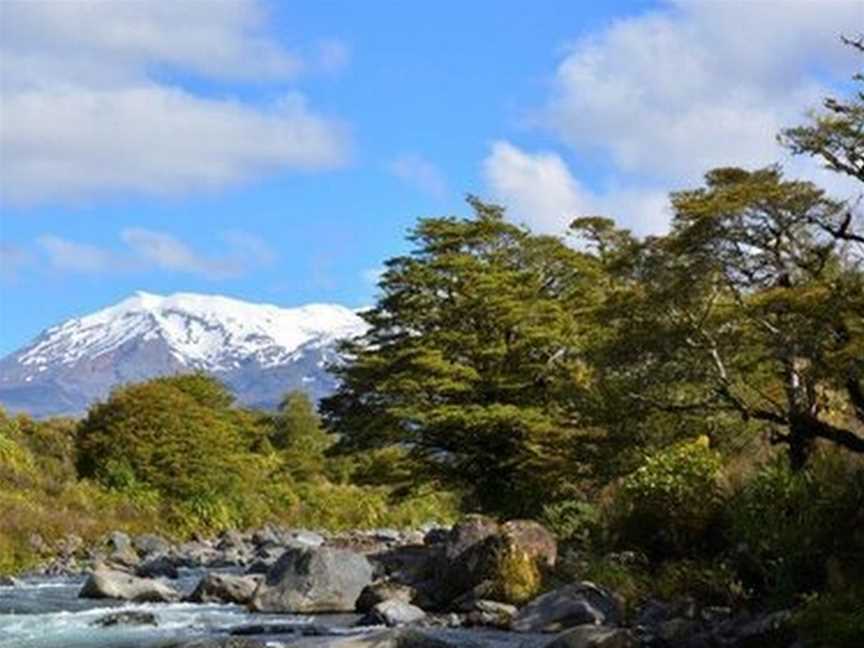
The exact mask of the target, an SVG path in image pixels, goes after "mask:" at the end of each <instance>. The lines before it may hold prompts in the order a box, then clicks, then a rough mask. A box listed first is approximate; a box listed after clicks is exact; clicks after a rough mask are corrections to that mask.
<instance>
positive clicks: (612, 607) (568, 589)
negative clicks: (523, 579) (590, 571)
mask: <svg viewBox="0 0 864 648" xmlns="http://www.w3.org/2000/svg"><path fill="white" fill-rule="evenodd" d="M621 618H622V614H621V607H620V605H619V603H618V601H616V600H615V597H614V596H613V595H612V594H611V593H610V592H609V591H608V590H606V589H604V588H602V587H598V586H597V585H594V584H593V583H589V582H587V581H586V582H582V583H574V584H573V585H565V586H564V587H561V588H559V589H556V590H552V591H551V592H546V593H545V594H543V595H541V596H538V597H537V598H536V599H534V600H533V601H531V602H530V603H529V604H528V605H526V606H525V607H524V608H522V609H521V610H519V614H517V615H516V618H515V619H513V623H512V628H513V630H516V631H517V632H560V631H562V630H565V629H567V628H572V627H574V626H578V625H583V624H594V625H607V626H616V625H619V624H620V623H621Z"/></svg>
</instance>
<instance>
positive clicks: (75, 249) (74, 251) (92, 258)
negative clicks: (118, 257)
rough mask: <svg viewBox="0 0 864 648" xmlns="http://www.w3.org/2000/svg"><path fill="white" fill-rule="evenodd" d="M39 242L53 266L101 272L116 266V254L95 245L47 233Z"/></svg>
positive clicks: (71, 269) (70, 269)
mask: <svg viewBox="0 0 864 648" xmlns="http://www.w3.org/2000/svg"><path fill="white" fill-rule="evenodd" d="M37 243H38V245H39V247H40V248H42V251H43V252H44V253H45V255H46V256H47V257H48V261H49V263H50V264H51V267H53V268H55V269H57V270H68V271H70V272H80V273H88V274H89V273H101V272H106V271H108V270H111V269H112V268H114V267H115V265H116V261H115V255H114V254H113V253H112V252H111V251H109V250H105V249H102V248H100V247H98V246H95V245H87V244H85V243H76V242H74V241H68V240H66V239H63V238H60V237H59V236H51V235H47V234H46V235H45V236H40V237H39V239H37Z"/></svg>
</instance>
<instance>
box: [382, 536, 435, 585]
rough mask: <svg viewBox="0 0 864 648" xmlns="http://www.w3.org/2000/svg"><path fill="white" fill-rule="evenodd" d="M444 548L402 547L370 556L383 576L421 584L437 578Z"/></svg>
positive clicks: (424, 546) (418, 545) (420, 545)
mask: <svg viewBox="0 0 864 648" xmlns="http://www.w3.org/2000/svg"><path fill="white" fill-rule="evenodd" d="M441 554H442V546H440V545H439V546H432V547H430V546H426V545H422V544H417V545H402V546H398V547H392V548H388V549H386V550H385V551H382V552H380V553H376V554H374V555H371V556H369V559H370V560H371V561H372V562H373V563H374V564H375V566H376V567H380V569H381V571H383V574H384V575H385V576H387V577H389V578H391V579H394V580H398V581H399V582H402V583H411V584H414V583H419V582H421V581H424V580H429V579H432V578H435V576H436V570H437V568H438V563H439V560H440V559H441Z"/></svg>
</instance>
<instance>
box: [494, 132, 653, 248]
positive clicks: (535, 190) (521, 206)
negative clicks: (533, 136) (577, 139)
mask: <svg viewBox="0 0 864 648" xmlns="http://www.w3.org/2000/svg"><path fill="white" fill-rule="evenodd" d="M483 175H484V178H485V180H486V183H487V185H488V186H489V187H490V189H491V191H492V194H493V195H494V196H495V198H496V199H497V200H499V201H501V202H502V203H503V204H505V205H507V207H508V209H509V213H510V214H511V216H512V217H513V218H514V219H515V220H517V221H519V222H522V223H524V224H525V225H528V226H529V227H530V228H531V229H533V230H534V231H537V232H543V233H547V234H559V235H560V234H564V233H565V232H566V230H567V226H568V225H569V224H570V222H571V221H572V220H573V219H574V218H576V217H579V216H589V215H595V214H605V215H611V214H614V215H616V216H617V217H619V218H620V221H621V222H622V223H623V224H625V225H627V226H628V227H630V228H632V229H634V230H635V231H637V232H639V233H640V234H649V233H656V232H658V231H661V230H662V229H663V227H664V226H665V224H666V222H668V211H667V202H668V201H667V198H666V195H665V194H664V193H663V192H659V191H652V190H641V191H640V190H638V189H628V190H607V191H604V192H593V191H591V190H590V189H588V188H586V187H585V186H584V185H583V184H582V183H580V182H579V180H577V179H576V178H575V177H574V175H573V174H572V173H571V171H570V169H569V168H568V166H567V164H566V163H565V162H564V160H563V159H562V158H561V156H559V155H557V154H555V153H552V152H548V151H547V152H538V153H529V152H527V151H525V150H523V149H520V148H519V147H517V146H515V145H513V144H511V143H510V142H504V141H501V142H495V143H494V144H493V145H492V149H491V151H490V153H489V155H488V156H487V157H486V159H485V160H484V162H483Z"/></svg>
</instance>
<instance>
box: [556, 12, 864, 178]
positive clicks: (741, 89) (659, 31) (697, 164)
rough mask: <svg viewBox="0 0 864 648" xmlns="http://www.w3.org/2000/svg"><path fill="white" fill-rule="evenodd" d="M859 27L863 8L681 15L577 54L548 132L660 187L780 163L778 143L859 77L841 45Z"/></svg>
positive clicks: (649, 21)
mask: <svg viewBox="0 0 864 648" xmlns="http://www.w3.org/2000/svg"><path fill="white" fill-rule="evenodd" d="M861 24H864V5H862V4H861V3H860V2H859V1H858V0H828V1H826V2H810V1H807V0H792V1H790V2H745V1H743V0H732V1H729V2H683V1H682V2H675V3H671V4H669V5H668V6H667V7H665V8H664V9H663V10H661V11H658V12H652V13H648V14H645V15H642V16H639V17H635V18H629V19H625V20H620V21H618V22H615V23H614V24H612V25H611V26H610V27H609V28H608V29H605V30H604V31H602V32H600V33H597V34H592V35H589V36H587V37H585V38H583V39H581V40H579V41H577V42H576V43H574V44H573V46H572V48H571V49H570V51H569V53H568V54H567V55H566V57H565V58H564V60H563V61H562V62H561V64H560V65H559V67H558V69H557V72H556V76H555V92H554V95H553V97H552V99H551V101H550V103H549V105H548V107H547V110H546V115H545V121H546V124H547V125H548V126H550V127H551V128H553V129H554V130H555V131H556V132H557V133H559V134H560V135H561V136H562V137H563V139H564V140H565V141H566V142H568V143H569V144H571V145H572V146H573V147H574V148H576V149H577V150H580V151H585V150H591V149H594V150H600V151H602V152H604V153H607V154H608V155H609V156H610V157H611V158H612V161H613V162H614V163H615V164H616V165H618V167H619V168H620V169H621V170H623V171H626V172H633V173H639V174H642V175H646V176H650V177H654V178H660V179H666V178H669V177H676V178H679V177H684V178H692V177H694V175H695V176H697V177H698V175H699V174H701V173H702V172H703V171H704V170H705V169H708V168H711V167H713V166H719V165H726V164H743V165H748V166H756V165H762V164H767V163H771V162H773V161H775V160H776V159H777V158H778V156H779V155H781V153H780V151H779V150H778V148H777V145H776V142H775V137H776V135H777V132H778V131H779V130H780V129H781V128H782V127H784V126H786V125H790V124H795V123H797V122H799V121H800V120H801V118H802V116H803V114H804V112H805V111H806V110H807V109H808V108H812V107H814V106H816V105H818V103H819V102H820V100H821V97H823V96H824V95H825V94H826V93H827V92H828V89H827V88H826V86H825V81H826V80H827V81H829V82H830V81H832V80H837V79H844V80H845V79H846V78H847V77H848V76H850V75H851V72H852V71H853V70H854V62H853V60H852V59H853V54H852V52H851V51H847V50H848V49H849V48H844V46H843V45H842V44H841V43H840V40H839V35H840V34H842V33H843V32H844V31H848V30H849V29H852V28H853V26H854V25H861Z"/></svg>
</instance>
